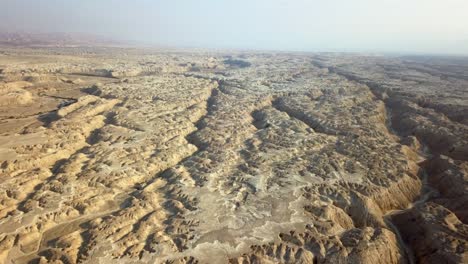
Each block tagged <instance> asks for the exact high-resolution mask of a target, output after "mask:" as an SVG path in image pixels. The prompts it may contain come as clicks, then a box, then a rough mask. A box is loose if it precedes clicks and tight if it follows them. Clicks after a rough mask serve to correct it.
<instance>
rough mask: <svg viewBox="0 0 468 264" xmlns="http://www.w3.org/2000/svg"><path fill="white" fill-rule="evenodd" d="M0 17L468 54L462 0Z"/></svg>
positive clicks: (256, 41) (76, 26) (54, 28)
mask: <svg viewBox="0 0 468 264" xmlns="http://www.w3.org/2000/svg"><path fill="white" fill-rule="evenodd" d="M0 18H1V23H0V30H2V31H23V32H32V33H36V32H38V33H50V32H73V33H74V32H76V33H92V34H96V35H100V36H104V37H109V38H113V39H116V40H130V41H135V42H140V43H144V44H148V45H149V44H151V45H163V46H174V47H198V48H216V49H258V50H285V51H288V50H289V51H344V52H397V53H434V54H464V55H467V54H468V0H0Z"/></svg>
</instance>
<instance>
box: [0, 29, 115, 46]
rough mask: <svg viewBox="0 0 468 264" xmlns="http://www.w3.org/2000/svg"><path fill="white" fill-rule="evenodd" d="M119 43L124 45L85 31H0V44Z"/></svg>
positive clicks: (112, 44) (93, 44) (71, 44)
mask: <svg viewBox="0 0 468 264" xmlns="http://www.w3.org/2000/svg"><path fill="white" fill-rule="evenodd" d="M120 45H124V43H123V42H120V41H116V40H112V39H109V38H105V37H102V36H98V35H93V34H86V33H27V32H0V46H21V47H77V46H78V47H80V46H120Z"/></svg>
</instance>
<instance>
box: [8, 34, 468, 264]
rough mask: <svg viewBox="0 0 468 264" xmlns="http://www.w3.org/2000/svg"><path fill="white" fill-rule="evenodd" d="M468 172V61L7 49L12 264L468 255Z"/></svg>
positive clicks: (434, 259) (464, 258)
mask: <svg viewBox="0 0 468 264" xmlns="http://www.w3.org/2000/svg"><path fill="white" fill-rule="evenodd" d="M14 40H15V38H13V39H12V41H14ZM467 180H468V58H461V57H427V56H426V57H424V56H406V57H405V56H381V55H365V54H340V53H280V52H239V51H233V52H208V51H201V50H198V51H188V50H187V51H186V50H177V51H176V50H168V51H155V50H147V49H132V48H117V47H114V48H85V47H81V48H80V47H63V48H61V47H48V48H47V47H43V48H30V47H22V48H18V47H13V46H9V47H4V48H1V49H0V263H103V264H104V263H372V264H377V263H408V264H413V263H437V264H438V263H468V244H467V243H468V225H467V221H468V192H467V186H468V185H467Z"/></svg>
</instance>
